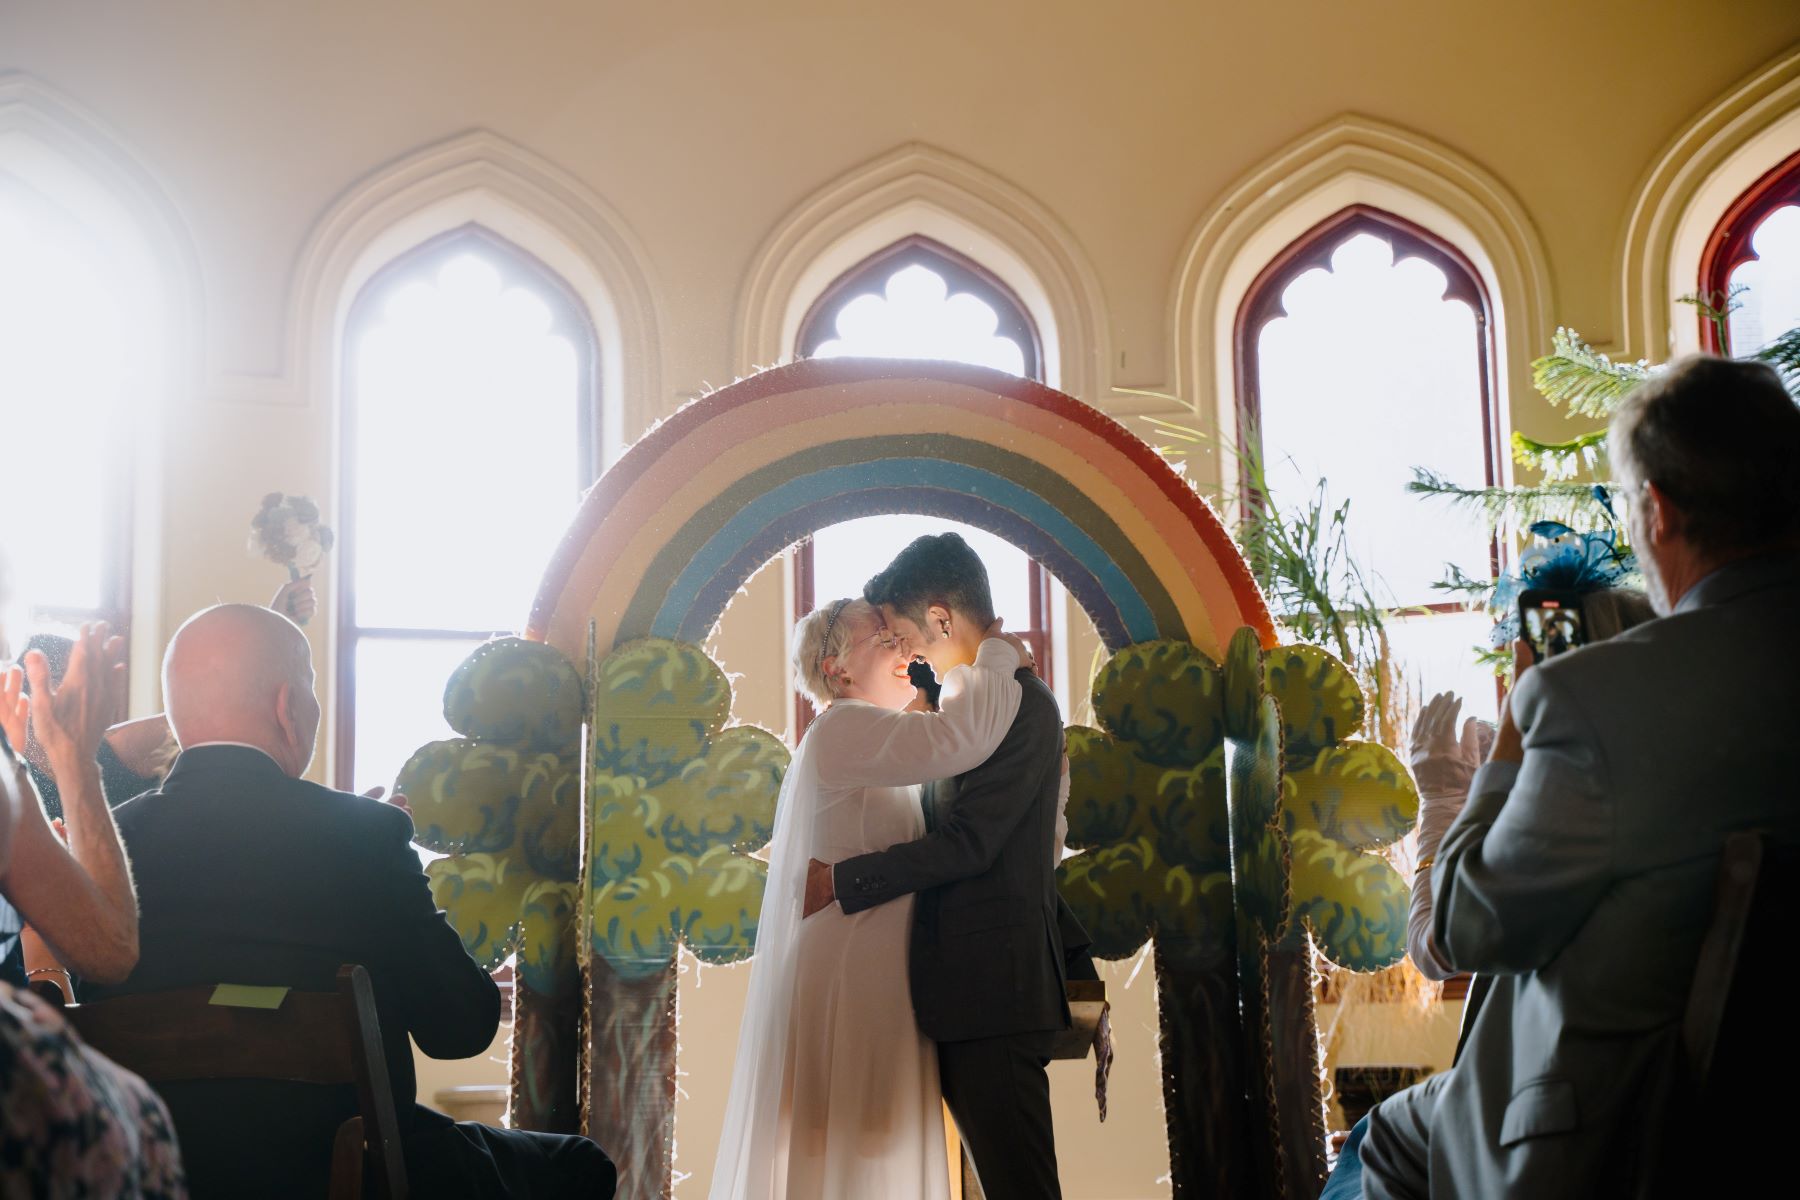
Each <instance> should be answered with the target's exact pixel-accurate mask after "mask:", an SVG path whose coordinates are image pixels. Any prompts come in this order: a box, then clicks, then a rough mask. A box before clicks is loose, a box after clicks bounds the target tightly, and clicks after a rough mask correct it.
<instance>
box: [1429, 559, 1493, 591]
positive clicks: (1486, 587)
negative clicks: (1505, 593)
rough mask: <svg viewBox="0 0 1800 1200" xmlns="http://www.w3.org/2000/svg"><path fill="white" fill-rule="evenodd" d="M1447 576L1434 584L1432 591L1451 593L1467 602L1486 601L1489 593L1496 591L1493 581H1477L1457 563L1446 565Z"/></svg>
mask: <svg viewBox="0 0 1800 1200" xmlns="http://www.w3.org/2000/svg"><path fill="white" fill-rule="evenodd" d="M1444 570H1445V572H1447V573H1446V574H1445V576H1444V577H1443V578H1442V579H1440V580H1438V581H1437V582H1436V583H1434V584H1432V585H1431V586H1432V590H1434V591H1439V592H1449V593H1451V594H1452V595H1454V596H1458V597H1461V598H1463V599H1467V600H1475V599H1480V600H1485V599H1487V596H1488V593H1489V592H1492V591H1493V590H1494V581H1493V580H1491V579H1477V578H1475V576H1473V575H1471V574H1469V573H1468V572H1467V571H1465V570H1463V569H1462V568H1461V567H1459V566H1457V565H1456V564H1455V563H1451V562H1447V563H1445V564H1444Z"/></svg>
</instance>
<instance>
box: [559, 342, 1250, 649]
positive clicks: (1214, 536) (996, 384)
mask: <svg viewBox="0 0 1800 1200" xmlns="http://www.w3.org/2000/svg"><path fill="white" fill-rule="evenodd" d="M882 513H922V514H925V515H928V516H936V517H943V518H947V519H949V520H954V521H960V522H963V523H965V524H969V525H974V526H977V527H979V528H982V529H986V530H988V531H990V532H992V533H995V534H998V535H999V536H1001V537H1003V538H1005V539H1006V540H1008V541H1010V542H1012V543H1013V544H1014V545H1016V546H1018V547H1020V548H1021V549H1023V550H1024V551H1025V552H1026V553H1028V554H1030V555H1031V556H1032V557H1033V558H1035V559H1037V560H1038V561H1039V562H1041V563H1043V564H1044V566H1045V567H1047V568H1048V569H1049V571H1050V572H1051V574H1053V575H1055V576H1056V577H1057V578H1058V579H1059V580H1061V581H1062V583H1063V585H1064V586H1065V587H1067V588H1068V589H1069V592H1070V594H1071V595H1072V596H1074V598H1075V600H1076V601H1077V602H1078V603H1079V604H1080V605H1081V606H1082V608H1083V609H1084V610H1086V612H1087V614H1088V616H1089V617H1090V618H1091V619H1092V620H1093V622H1094V625H1095V627H1096V628H1097V629H1098V631H1099V633H1100V636H1101V638H1102V639H1103V640H1104V641H1105V643H1106V645H1107V647H1108V648H1109V649H1113V650H1116V649H1119V648H1121V647H1123V646H1127V645H1130V644H1132V643H1134V642H1142V641H1149V640H1152V639H1155V638H1168V637H1173V638H1184V639H1186V640H1188V641H1191V642H1193V643H1194V644H1196V645H1198V646H1199V647H1200V648H1201V649H1203V650H1205V651H1207V652H1208V653H1211V654H1213V655H1214V656H1215V657H1216V656H1218V655H1220V654H1222V653H1223V650H1224V647H1225V643H1226V641H1227V640H1229V638H1230V637H1231V634H1232V632H1233V631H1235V630H1236V629H1238V628H1239V627H1241V626H1245V625H1248V626H1251V627H1252V628H1254V629H1256V630H1257V632H1258V634H1259V635H1260V636H1261V637H1262V640H1263V643H1264V645H1266V646H1273V645H1274V644H1275V641H1276V637H1275V629H1274V623H1273V622H1272V620H1271V619H1270V616H1269V610H1268V606H1267V605H1266V604H1265V603H1264V600H1263V597H1262V593H1261V592H1260V591H1259V590H1258V588H1257V586H1256V583H1255V581H1254V580H1253V579H1252V578H1251V575H1250V571H1249V568H1248V566H1247V565H1246V564H1245V562H1244V559H1243V557H1242V555H1241V554H1239V552H1238V549H1237V547H1236V545H1235V544H1234V543H1233V542H1232V540H1231V538H1230V536H1229V535H1228V534H1227V533H1226V531H1225V528H1224V526H1223V525H1222V524H1221V523H1220V521H1219V518H1218V516H1217V514H1215V513H1214V512H1213V510H1212V508H1211V507H1210V506H1208V505H1207V504H1206V502H1205V501H1204V500H1202V499H1201V498H1200V496H1199V495H1197V494H1196V493H1195V491H1194V490H1193V488H1192V487H1190V486H1189V485H1188V483H1187V482H1186V481H1185V480H1183V479H1182V478H1181V476H1179V475H1178V474H1176V472H1175V471H1174V470H1173V469H1172V468H1171V467H1170V466H1169V464H1168V463H1167V462H1165V461H1164V460H1163V458H1162V457H1161V456H1160V455H1158V454H1157V453H1156V452H1155V451H1154V450H1153V449H1151V447H1150V446H1148V445H1147V444H1145V443H1144V442H1143V441H1142V440H1141V439H1139V438H1138V437H1137V436H1136V435H1134V434H1133V433H1132V432H1131V431H1130V430H1128V429H1126V428H1125V427H1124V426H1123V425H1121V424H1119V423H1118V422H1117V421H1114V420H1113V419H1112V418H1110V417H1108V416H1106V415H1105V414H1103V413H1101V412H1099V411H1098V410H1096V409H1094V408H1092V407H1090V406H1089V405H1086V404H1083V403H1082V402H1081V401H1079V400H1077V399H1075V398H1074V397H1073V396H1069V395H1066V394H1064V393H1062V392H1059V391H1056V390H1055V389H1053V388H1049V387H1046V386H1044V385H1043V384H1040V383H1037V382H1034V381H1032V380H1029V379H1021V378H1019V377H1017V376H1014V375H1007V374H1005V373H1004V372H1000V371H994V370H990V369H988V368H985V367H971V366H963V365H960V364H955V363H943V362H917V361H899V360H887V359H809V360H805V361H802V362H796V363H792V364H789V365H787V366H783V367H776V368H773V369H771V370H768V371H763V372H760V373H758V374H756V375H753V376H750V377H749V378H747V379H743V380H740V381H738V382H737V383H734V384H732V385H731V386H729V387H726V388H721V389H720V390H719V391H716V392H713V393H712V394H710V395H708V396H705V397H703V398H702V399H699V400H696V401H694V402H693V403H692V404H689V405H687V406H685V407H684V408H682V409H680V410H679V411H678V412H676V413H675V414H674V415H673V416H671V417H669V418H668V419H667V420H665V421H663V422H661V423H660V424H658V425H657V426H656V427H654V428H653V429H651V430H650V432H649V433H647V434H645V435H644V437H643V438H642V439H640V440H639V441H638V442H637V443H636V444H635V445H633V446H632V447H631V449H630V450H629V451H627V452H626V454H625V455H624V457H622V458H621V459H620V460H619V462H618V463H617V464H616V465H614V466H613V467H612V469H611V470H609V471H607V473H606V474H605V475H604V476H602V477H601V479H600V480H599V482H598V483H596V484H595V485H594V486H593V488H591V489H590V490H589V491H588V493H587V495H586V496H585V497H584V498H583V499H582V503H581V508H580V510H579V511H578V512H577V514H576V516H575V519H574V521H573V522H572V523H571V525H570V527H569V530H568V532H567V533H566V534H565V535H564V537H563V540H562V542H561V544H560V545H559V546H558V548H557V551H556V554H555V556H554V557H553V558H552V560H551V563H550V567H549V569H548V570H547V571H546V573H545V575H544V580H543V583H542V585H541V586H540V588H539V590H538V595H537V601H536V603H535V604H534V605H533V608H532V614H531V621H530V624H529V626H528V627H527V630H526V636H527V637H530V638H533V639H536V640H539V641H546V642H549V643H550V644H551V645H553V646H556V647H557V648H558V649H560V650H562V651H563V652H564V653H567V654H569V655H570V656H571V657H572V658H576V660H577V661H580V658H579V655H580V654H581V653H582V652H583V650H584V648H585V646H586V644H587V627H588V622H589V620H590V619H591V620H592V621H593V622H594V624H595V630H596V645H597V646H598V647H599V649H600V650H601V652H602V653H604V652H605V651H606V650H608V649H610V648H611V647H613V646H616V645H619V644H622V643H624V642H628V641H631V640H633V639H636V638H640V637H650V636H655V637H667V638H676V639H679V640H682V641H690V642H699V641H702V640H703V639H704V638H705V637H706V636H707V634H708V633H710V632H711V630H712V627H713V625H714V624H716V623H717V621H718V619H719V617H720V615H721V614H722V613H723V612H724V611H725V607H726V605H727V604H729V603H730V601H731V598H732V597H733V596H734V595H735V594H736V593H737V591H738V589H739V588H741V587H742V586H743V585H744V583H745V582H746V581H747V580H748V579H749V578H750V576H751V575H753V574H755V573H756V571H757V570H759V569H760V568H761V567H762V566H763V565H764V564H765V563H767V562H768V561H769V560H770V559H772V558H774V557H775V556H776V555H778V554H780V553H781V552H782V551H783V550H785V549H786V548H787V547H788V546H790V545H792V544H793V543H795V542H797V541H799V540H800V539H802V538H804V537H806V536H807V535H809V534H811V533H813V532H814V531H816V530H818V529H822V528H824V527H825V526H828V525H834V524H837V523H838V522H840V521H846V520H850V519H851V518H854V517H861V516H871V515H875V514H882ZM895 549H896V550H898V549H899V547H898V546H896V547H895Z"/></svg>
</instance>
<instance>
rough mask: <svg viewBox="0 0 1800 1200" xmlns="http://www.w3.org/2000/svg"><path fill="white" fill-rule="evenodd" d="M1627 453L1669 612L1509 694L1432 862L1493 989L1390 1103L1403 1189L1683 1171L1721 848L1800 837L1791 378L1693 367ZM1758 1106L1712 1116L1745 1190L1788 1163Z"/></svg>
mask: <svg viewBox="0 0 1800 1200" xmlns="http://www.w3.org/2000/svg"><path fill="white" fill-rule="evenodd" d="M1609 450H1610V457H1611V461H1612V463H1613V465H1614V467H1615V469H1616V470H1617V472H1618V476H1619V480H1620V488H1619V492H1618V495H1619V498H1620V499H1621V500H1622V501H1623V503H1624V504H1625V507H1626V524H1627V528H1628V529H1629V532H1630V544H1631V546H1632V548H1633V550H1634V551H1635V552H1636V554H1637V557H1638V561H1639V564H1640V566H1641V568H1642V570H1643V572H1644V576H1645V580H1646V583H1647V585H1648V591H1649V593H1650V598H1651V601H1652V603H1653V605H1654V606H1655V608H1656V610H1657V612H1658V614H1659V619H1657V620H1653V621H1649V622H1646V623H1645V624H1643V625H1640V626H1637V627H1635V628H1633V629H1630V630H1628V631H1626V632H1625V633H1623V634H1620V635H1619V636H1617V637H1614V638H1611V639H1608V640H1606V641H1604V642H1601V643H1598V644H1590V645H1588V646H1586V647H1584V648H1582V649H1580V650H1579V651H1571V652H1569V653H1566V654H1563V655H1561V656H1559V657H1556V658H1554V659H1550V660H1549V661H1545V662H1540V663H1535V664H1532V665H1529V669H1527V670H1524V671H1522V672H1521V673H1520V675H1519V678H1518V681H1517V683H1516V684H1515V686H1514V688H1513V690H1512V691H1511V693H1510V694H1509V695H1508V697H1507V699H1506V702H1505V703H1504V704H1503V706H1502V709H1501V716H1500V724H1499V730H1498V733H1497V734H1496V736H1495V740H1494V746H1493V749H1492V751H1491V752H1490V754H1489V756H1488V761H1487V763H1486V764H1485V765H1484V766H1483V767H1482V768H1481V769H1480V770H1479V771H1478V772H1477V773H1476V776H1475V779H1474V782H1473V785H1472V787H1471V789H1470V799H1469V801H1468V803H1467V806H1466V807H1465V808H1464V809H1463V811H1462V812H1461V814H1460V815H1459V816H1458V817H1457V818H1456V820H1455V821H1454V822H1453V823H1452V824H1451V826H1450V828H1449V830H1448V832H1446V833H1445V835H1444V838H1443V842H1442V844H1441V845H1440V846H1439V847H1438V851H1437V854H1436V857H1435V860H1434V861H1432V862H1431V863H1430V864H1429V887H1430V889H1431V904H1432V923H1431V942H1432V945H1433V946H1434V948H1435V949H1436V950H1437V951H1438V952H1440V953H1441V954H1442V956H1443V960H1444V962H1445V963H1446V964H1447V965H1448V966H1450V967H1451V968H1453V969H1456V970H1459V971H1467V972H1471V973H1475V974H1477V975H1483V976H1491V977H1492V983H1491V985H1490V986H1489V988H1488V991H1487V996H1486V999H1485V1000H1484V1001H1483V1002H1482V1003H1481V1004H1480V1006H1479V1008H1478V1009H1477V1011H1476V1012H1475V1014H1474V1016H1473V1017H1472V1019H1471V1021H1470V1024H1469V1028H1468V1031H1467V1034H1466V1040H1465V1042H1464V1047H1463V1050H1462V1053H1461V1055H1460V1057H1459V1058H1458V1060H1457V1062H1456V1065H1455V1066H1454V1067H1452V1068H1451V1069H1450V1070H1448V1071H1445V1072H1441V1073H1440V1074H1438V1075H1435V1076H1433V1077H1432V1078H1430V1079H1428V1080H1426V1081H1425V1082H1424V1083H1422V1084H1419V1085H1418V1086H1416V1087H1412V1088H1408V1089H1407V1090H1405V1091H1403V1092H1400V1093H1398V1094H1397V1095H1395V1096H1391V1097H1389V1098H1388V1099H1387V1100H1384V1101H1383V1102H1382V1103H1381V1104H1379V1105H1377V1106H1376V1108H1375V1109H1374V1111H1373V1112H1371V1113H1370V1116H1369V1126H1368V1132H1367V1136H1366V1137H1365V1138H1364V1139H1363V1141H1362V1143H1361V1148H1360V1149H1361V1155H1360V1161H1361V1164H1362V1168H1363V1177H1362V1185H1363V1194H1364V1195H1366V1196H1369V1197H1373V1198H1377V1200H1385V1198H1388V1197H1423V1196H1427V1195H1437V1196H1445V1195H1457V1196H1482V1197H1495V1198H1500V1200H1504V1198H1508V1197H1553V1196H1583V1197H1585V1196H1600V1195H1615V1194H1636V1193H1637V1191H1638V1190H1639V1189H1640V1187H1641V1186H1642V1185H1643V1184H1645V1183H1646V1182H1648V1181H1649V1179H1650V1177H1651V1173H1652V1172H1654V1171H1661V1170H1664V1169H1675V1170H1679V1169H1680V1167H1679V1166H1675V1165H1672V1164H1670V1163H1667V1162H1666V1161H1655V1162H1653V1159H1652V1154H1651V1151H1652V1149H1654V1150H1656V1151H1657V1152H1659V1153H1660V1152H1662V1151H1666V1150H1672V1151H1674V1153H1675V1156H1676V1160H1677V1162H1679V1160H1680V1159H1681V1158H1682V1157H1683V1153H1684V1152H1685V1153H1686V1156H1687V1157H1692V1158H1697V1157H1698V1156H1699V1154H1700V1153H1701V1152H1702V1143H1703V1142H1705V1141H1706V1139H1705V1138H1701V1137H1695V1138H1692V1139H1691V1142H1692V1144H1691V1145H1686V1144H1683V1136H1682V1135H1683V1130H1682V1128H1681V1127H1680V1126H1678V1125H1677V1126H1671V1125H1669V1124H1668V1121H1669V1113H1670V1111H1671V1110H1670V1109H1669V1108H1668V1103H1669V1101H1668V1100H1666V1099H1665V1097H1668V1096H1670V1095H1671V1093H1674V1094H1677V1095H1678V1094H1679V1092H1680V1088H1679V1086H1678V1085H1677V1084H1676V1080H1675V1077H1674V1073H1675V1072H1677V1071H1678V1070H1679V1066H1678V1064H1679V1063H1681V1062H1682V1061H1683V1059H1682V1022H1683V1017H1684V1014H1685V1010H1686V1002H1687V996H1688V993H1689V991H1690V990H1691V988H1692V985H1693V979H1694V974H1695V969H1696V961H1697V958H1698V954H1699V947H1700V942H1701V938H1702V936H1703V934H1704V932H1705V930H1706V928H1707V926H1708V924H1709V922H1710V920H1711V916H1712V911H1713V906H1714V891H1715V886H1716V880H1717V875H1718V870H1719V863H1720V854H1721V851H1722V848H1723V846H1724V843H1725V839H1726V838H1727V837H1728V836H1729V835H1730V834H1732V833H1734V832H1737V831H1740V830H1744V829H1757V830H1762V831H1765V832H1766V833H1767V834H1768V835H1769V836H1771V837H1773V838H1775V839H1777V840H1778V841H1779V842H1783V843H1797V842H1800V806H1797V805H1796V804H1795V803H1794V799H1793V783H1792V779H1793V771H1792V761H1791V759H1792V756H1791V753H1790V752H1789V751H1788V749H1787V747H1786V745H1785V744H1784V743H1782V742H1781V741H1780V739H1772V738H1770V737H1769V736H1768V731H1769V730H1771V729H1788V728H1793V727H1795V726H1796V725H1800V685H1797V684H1796V680H1800V642H1796V641H1795V639H1794V638H1793V637H1792V636H1791V634H1790V632H1789V631H1790V629H1791V626H1792V623H1793V622H1792V618H1793V614H1794V613H1795V612H1797V611H1800V472H1795V471H1794V469H1793V464H1794V463H1795V462H1800V408H1796V406H1795V403H1794V400H1793V399H1792V398H1791V397H1790V396H1789V395H1788V393H1787V391H1786V389H1785V388H1784V387H1783V386H1782V383H1781V380H1780V378H1779V376H1777V375H1776V374H1775V372H1774V371H1773V370H1771V369H1770V368H1768V367H1767V366H1764V365H1761V364H1758V363H1752V362H1739V361H1733V360H1728V359H1718V358H1707V357H1696V358H1690V359H1687V360H1684V361H1683V362H1681V363H1678V364H1676V365H1675V366H1673V367H1671V368H1669V369H1668V370H1666V371H1664V372H1662V373H1660V374H1658V375H1655V376H1653V377H1651V378H1650V379H1649V380H1648V381H1646V382H1645V383H1644V384H1642V385H1641V386H1640V387H1639V388H1638V389H1637V390H1636V391H1635V392H1633V393H1632V395H1630V396H1629V397H1627V398H1626V400H1625V401H1624V402H1623V404H1622V405H1621V406H1620V409H1619V411H1618V413H1617V415H1616V416H1615V418H1614V421H1613V425H1612V429H1611V431H1610V435H1609ZM1768 1040H1769V1042H1770V1043H1771V1046H1770V1048H1769V1052H1768V1062H1767V1064H1766V1065H1767V1069H1768V1070H1770V1071H1771V1075H1770V1078H1779V1077H1781V1075H1782V1067H1781V1064H1780V1062H1779V1061H1778V1056H1779V1055H1783V1054H1785V1055H1788V1056H1789V1057H1791V1056H1792V1051H1791V1050H1790V1049H1789V1048H1788V1047H1786V1046H1785V1045H1783V1044H1780V1043H1784V1042H1785V1039H1782V1038H1780V1037H1779V1036H1775V1037H1771V1038H1770V1039H1768ZM1755 1093H1756V1089H1753V1088H1751V1089H1742V1091H1741V1094H1736V1093H1734V1094H1732V1095H1729V1096H1723V1097H1720V1098H1719V1103H1718V1104H1717V1105H1716V1107H1717V1108H1718V1109H1719V1110H1720V1111H1715V1112H1709V1113H1707V1114H1706V1117H1707V1119H1708V1120H1709V1121H1710V1122H1713V1123H1723V1125H1725V1126H1729V1127H1732V1146H1731V1153H1730V1155H1729V1156H1728V1158H1727V1157H1725V1156H1719V1155H1717V1154H1716V1153H1714V1154H1713V1155H1712V1156H1711V1157H1710V1158H1709V1159H1708V1163H1707V1166H1708V1169H1709V1172H1710V1174H1709V1178H1708V1185H1709V1186H1712V1187H1715V1188H1717V1187H1722V1188H1723V1190H1725V1191H1727V1192H1730V1193H1731V1194H1737V1191H1739V1190H1744V1189H1745V1188H1747V1186H1748V1185H1749V1184H1750V1183H1751V1181H1753V1180H1761V1179H1766V1178H1771V1177H1774V1176H1773V1172H1775V1171H1778V1170H1781V1169H1782V1168H1783V1167H1785V1165H1786V1164H1785V1162H1784V1158H1785V1146H1784V1145H1783V1144H1782V1140H1781V1138H1780V1137H1779V1136H1777V1135H1776V1132H1775V1128H1774V1125H1773V1123H1774V1122H1775V1121H1776V1120H1777V1117H1778V1114H1779V1113H1780V1109H1779V1106H1777V1105H1775V1104H1773V1103H1772V1102H1771V1101H1770V1100H1769V1098H1768V1097H1767V1096H1761V1095H1757V1094H1755ZM1725 1110H1729V1111H1725ZM1696 1119H1698V1118H1696ZM1665 1131H1666V1132H1667V1133H1668V1134H1669V1136H1668V1138H1667V1139H1664V1138H1663V1137H1662V1135H1663V1134H1664V1133H1665ZM1740 1134H1741V1136H1740ZM1665 1141H1666V1142H1667V1143H1672V1144H1664V1143H1665ZM1714 1149H1715V1151H1716V1147H1715V1148H1714ZM1734 1184H1735V1185H1737V1189H1736V1190H1734V1187H1733V1185H1734Z"/></svg>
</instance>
